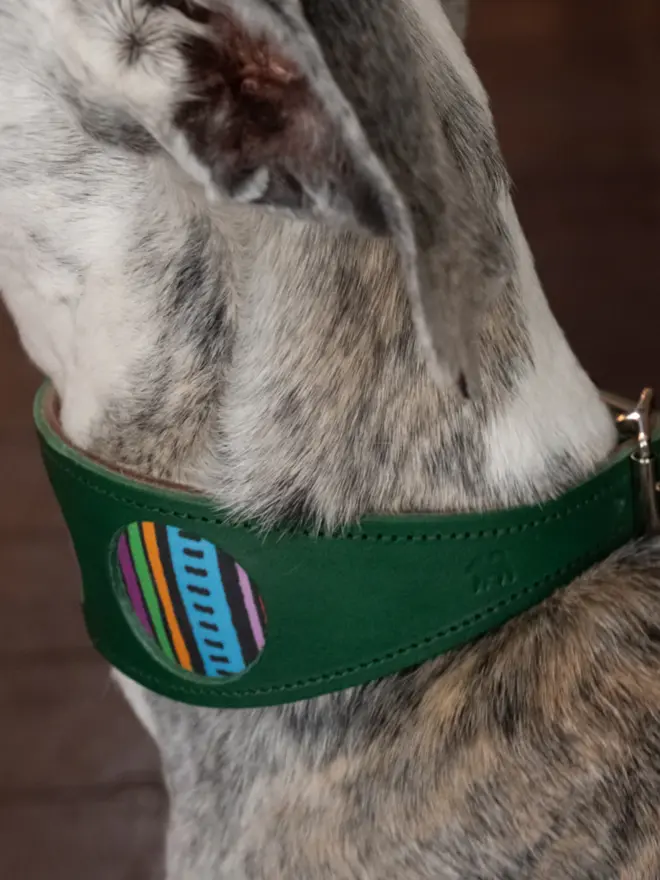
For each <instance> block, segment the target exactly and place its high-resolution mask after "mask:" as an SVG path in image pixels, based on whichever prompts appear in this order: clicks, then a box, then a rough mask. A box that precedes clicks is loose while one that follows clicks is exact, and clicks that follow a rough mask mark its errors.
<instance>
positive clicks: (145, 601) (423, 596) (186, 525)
mask: <svg viewBox="0 0 660 880" xmlns="http://www.w3.org/2000/svg"><path fill="white" fill-rule="evenodd" d="M648 402H649V401H648V398H646V399H645V408H638V410H636V411H634V412H633V415H632V416H631V417H629V418H628V422H629V423H631V424H634V425H636V431H637V434H638V439H637V441H634V440H633V441H629V442H627V443H623V444H622V445H621V446H620V447H619V448H618V449H617V451H616V453H615V454H614V456H613V457H612V458H611V460H610V461H609V462H608V463H607V465H606V466H605V467H604V468H603V469H601V470H599V471H598V472H597V473H595V474H594V475H593V476H591V477H590V478H588V479H587V480H585V481H584V482H583V483H581V484H580V485H578V486H576V487H574V488H572V489H570V490H569V491H567V492H565V493H564V494H563V495H561V496H560V497H559V498H556V499H554V500H553V501H550V502H548V503H545V504H542V505H539V506H536V507H522V508H516V509H509V510H502V511H495V512H488V513H484V514H463V515H452V516H443V515H419V516H418V515H405V516H396V517H394V516H391V517H387V516H382V517H367V518H365V519H362V520H361V521H360V522H359V523H357V524H356V525H355V526H353V527H351V528H349V529H346V530H344V531H340V532H336V533H327V534H326V533H310V532H307V531H301V530H299V529H296V528H294V527H292V528H291V529H288V528H287V527H286V525H283V526H282V527H281V528H279V529H276V530H272V531H270V532H268V534H264V533H263V531H262V530H260V529H259V527H258V526H255V525H253V524H250V523H239V524H236V523H235V522H232V520H231V518H230V517H228V516H226V515H223V514H222V513H221V512H220V511H218V510H217V509H216V507H214V505H213V504H212V503H211V502H210V501H209V500H208V499H206V498H205V497H204V496H202V495H199V494H194V493H191V492H188V491H186V490H185V489H183V488H178V487H173V486H171V485H166V484H160V483H155V482H147V481H144V480H141V479H140V478H139V477H131V476H129V475H127V474H125V473H119V472H118V471H116V470H113V469H112V468H111V467H109V466H107V465H105V464H102V463H100V462H98V461H95V460H94V459H92V458H90V457H88V456H87V455H85V454H84V453H82V452H81V451H79V450H77V449H76V448H74V447H72V446H71V445H70V444H69V443H68V442H67V441H66V440H65V439H64V437H63V435H62V432H61V430H60V428H59V426H58V423H57V417H56V413H55V405H54V403H55V401H54V393H53V390H52V388H51V387H50V386H45V387H44V388H43V389H42V390H41V392H40V393H39V395H38V397H37V400H36V404H35V419H36V424H37V428H38V432H39V437H40V442H41V448H42V453H43V458H44V462H45V465H46V469H47V471H48V474H49V476H50V480H51V483H52V485H53V488H54V490H55V494H56V495H57V498H58V500H59V503H60V505H61V508H62V511H63V513H64V517H65V519H66V522H67V524H68V526H69V529H70V532H71V535H72V538H73V543H74V546H75V549H76V553H77V556H78V561H79V564H80V568H81V571H82V580H83V596H84V602H83V604H84V615H85V620H86V623H87V628H88V632H89V635H90V638H91V640H92V642H93V643H94V645H95V646H96V648H97V649H98V650H99V651H100V653H101V654H103V656H105V657H106V658H107V660H108V661H109V662H110V663H112V664H113V665H114V666H115V667H117V668H118V669H119V670H120V671H122V672H123V673H125V674H126V675H128V676H129V677H130V678H132V679H134V680H135V681H137V682H138V683H140V684H142V685H143V686H145V687H147V688H149V689H151V690H153V691H155V692H157V693H160V694H163V695H165V696H167V697H170V698H173V699H176V700H179V701H181V702H186V703H192V704H196V705H203V706H214V707H226V708H243V707H250V706H265V705H276V704H280V703H286V702H292V701H295V700H301V699H307V698H310V697H315V696H318V695H320V694H323V693H328V692H331V691H336V690H341V689H343V688H347V687H351V686H354V685H359V684H363V683H365V682H368V681H371V680H374V679H377V678H382V677H384V676H387V675H390V674H394V673H397V672H399V671H401V670H403V669H406V668H408V667H410V666H412V665H416V664H419V663H422V662H424V661H426V660H429V659H432V658H434V657H437V656H439V655H441V654H443V653H446V652H448V651H450V650H452V649H454V648H457V647H459V646H461V645H463V644H465V643H467V642H470V641H472V640H474V639H477V638H479V637H482V636H484V635H485V634H487V633H489V632H490V631H492V630H495V629H497V628H499V627H501V626H503V625H505V624H506V622H507V621H508V620H510V619H511V618H513V617H515V616H517V615H519V614H522V613H524V612H525V611H526V610H528V609H529V608H531V607H532V606H534V605H536V604H538V603H540V602H542V601H543V600H544V599H546V598H547V597H548V596H550V594H551V593H553V592H554V591H555V590H557V589H558V588H561V587H563V586H565V585H567V584H568V583H569V582H570V581H571V580H573V579H574V578H575V577H577V576H578V575H579V574H581V573H582V572H584V571H585V570H586V569H588V568H589V567H591V566H592V565H594V564H595V563H597V562H599V561H600V560H602V559H604V558H605V557H607V556H608V555H609V554H610V553H612V552H613V551H614V550H616V549H617V548H619V547H621V546H622V545H623V544H625V543H627V542H628V541H630V540H632V539H633V538H636V537H639V536H641V535H642V534H644V532H645V531H648V530H649V527H653V528H655V525H656V519H655V517H654V512H655V496H654V494H653V497H652V498H650V496H649V495H648V488H649V486H650V491H651V493H654V492H655V454H657V453H658V451H660V431H658V430H657V428H656V425H655V418H654V417H652V414H651V412H650V409H649V407H648ZM649 481H650V482H649ZM645 491H646V494H645Z"/></svg>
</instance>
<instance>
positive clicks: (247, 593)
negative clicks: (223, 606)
mask: <svg viewBox="0 0 660 880" xmlns="http://www.w3.org/2000/svg"><path fill="white" fill-rule="evenodd" d="M236 571H237V572H238V582H239V584H240V585H241V591H242V593H243V602H245V610H246V611H247V613H248V617H249V618H250V626H251V627H252V635H253V636H254V641H255V642H256V644H257V648H259V650H260V651H262V650H263V647H264V645H265V644H266V639H265V638H264V630H263V627H262V625H261V620H260V619H259V612H258V611H257V606H256V605H255V604H254V594H253V593H252V584H251V583H250V578H249V577H248V576H247V574H246V573H245V572H244V571H243V569H242V568H241V567H240V565H239V564H238V562H237V563H236Z"/></svg>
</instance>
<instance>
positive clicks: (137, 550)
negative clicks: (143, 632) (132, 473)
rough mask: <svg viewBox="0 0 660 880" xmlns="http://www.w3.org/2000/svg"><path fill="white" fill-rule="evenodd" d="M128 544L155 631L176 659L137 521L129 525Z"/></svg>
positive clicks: (162, 644)
mask: <svg viewBox="0 0 660 880" xmlns="http://www.w3.org/2000/svg"><path fill="white" fill-rule="evenodd" d="M128 544H129V546H130V548H131V556H132V557H133V564H134V565H135V571H136V573H137V576H138V580H139V581H140V587H141V588H142V595H143V596H144V602H145V605H146V606H147V609H148V611H149V617H150V618H151V623H152V625H153V628H154V632H155V633H156V638H157V639H158V644H159V645H160V647H161V648H162V651H163V653H164V654H165V655H166V656H167V657H168V658H169V659H170V660H174V659H175V658H174V654H173V653H172V647H171V645H170V642H169V639H168V638H167V630H166V629H165V624H164V623H163V618H162V615H161V613H160V604H159V602H158V596H157V595H156V588H155V587H154V583H153V581H152V580H151V570H150V568H149V563H148V562H147V557H146V556H145V555H144V547H143V546H142V538H141V536H140V527H139V526H138V524H137V523H131V525H130V526H129V527H128Z"/></svg>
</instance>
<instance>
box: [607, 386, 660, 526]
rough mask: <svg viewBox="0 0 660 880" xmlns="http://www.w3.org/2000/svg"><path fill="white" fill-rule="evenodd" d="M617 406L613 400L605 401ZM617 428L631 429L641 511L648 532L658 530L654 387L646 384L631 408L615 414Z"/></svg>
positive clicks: (624, 430)
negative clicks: (654, 452) (635, 443)
mask: <svg viewBox="0 0 660 880" xmlns="http://www.w3.org/2000/svg"><path fill="white" fill-rule="evenodd" d="M608 402H609V403H610V405H612V406H613V407H614V408H616V409H619V405H618V403H616V402H615V401H614V400H611V401H608ZM616 423H617V426H618V428H619V431H620V432H622V433H623V432H626V433H630V432H632V433H633V434H634V435H635V436H636V441H637V449H636V450H635V452H633V454H632V456H631V458H632V460H633V462H634V463H635V465H636V467H635V474H636V479H637V484H638V492H639V503H640V512H641V514H642V516H643V520H644V522H645V524H646V531H647V533H648V534H657V533H658V532H660V514H659V513H658V500H657V495H656V493H657V491H658V484H657V481H656V475H655V456H654V455H653V450H652V448H651V440H652V435H653V425H654V412H653V389H652V388H645V389H644V390H643V391H642V395H641V397H640V398H639V401H638V403H637V405H636V406H635V408H634V409H632V410H630V411H628V412H626V411H625V410H624V411H623V412H620V414H619V415H618V416H617V417H616Z"/></svg>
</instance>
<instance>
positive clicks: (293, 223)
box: [0, 0, 660, 880]
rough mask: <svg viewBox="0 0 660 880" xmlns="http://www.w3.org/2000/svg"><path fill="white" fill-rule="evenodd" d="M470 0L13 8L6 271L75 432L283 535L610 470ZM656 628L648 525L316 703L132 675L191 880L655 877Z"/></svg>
mask: <svg viewBox="0 0 660 880" xmlns="http://www.w3.org/2000/svg"><path fill="white" fill-rule="evenodd" d="M466 12H467V10H466V6H465V3H463V2H462V0H452V2H448V0H444V3H441V2H440V0H199V2H197V0H191V2H187V0H2V3H1V4H0V289H1V290H2V292H3V296H4V300H5V303H6V305H7V307H8V309H9V311H10V313H11V315H12V316H13V319H14V321H15V323H16V326H17V328H18V332H19V334H20V338H21V340H22V343H23V345H24V347H25V350H26V352H27V353H28V355H29V356H30V357H31V358H32V359H33V360H34V362H35V363H36V364H37V365H38V366H39V368H40V369H41V370H42V371H43V372H44V373H45V374H46V375H47V376H48V377H50V379H51V380H52V382H53V384H54V386H55V389H56V391H57V394H58V396H59V399H60V402H61V421H62V425H63V429H64V431H65V432H66V435H67V437H68V438H69V439H70V441H71V442H72V443H74V444H76V445H77V446H79V447H80V448H82V449H84V450H86V451H88V452H89V453H90V454H92V455H94V456H96V457H98V458H100V459H103V460H105V461H107V462H109V463H111V464H113V465H115V466H117V467H123V468H129V469H132V470H134V471H136V472H137V473H139V474H141V475H144V476H147V477H152V478H157V479H160V480H167V481H174V482H177V483H180V484H183V485H185V486H188V487H191V488H194V489H197V490H201V491H203V492H204V493H206V494H207V495H208V496H209V497H210V498H211V499H213V500H214V501H217V502H218V504H220V505H221V506H222V507H223V508H224V509H227V510H229V511H231V512H232V514H234V515H235V516H236V518H238V519H242V518H249V519H252V520H254V521H257V522H258V523H260V524H261V525H262V526H263V528H264V529H268V528H270V527H272V526H273V525H275V524H276V523H278V522H280V521H282V520H287V521H294V522H298V523H306V524H311V527H314V528H326V529H334V528H338V527H341V526H342V525H344V524H346V523H350V522H353V521H354V520H355V519H356V518H358V517H360V516H361V515H363V514H365V513H370V512H379V513H386V514H392V513H405V512H411V511H413V512H414V511H417V512H431V511H453V512H461V511H484V510H492V509H499V508H506V507H512V506H516V505H520V504H525V503H535V502H538V501H541V500H543V499H547V498H550V497H552V496H554V495H556V494H558V493H559V492H561V491H563V490H564V489H566V488H567V487H569V486H571V485H573V484H575V483H578V482H580V481H581V480H583V479H584V478H585V477H586V476H587V475H589V474H590V473H592V472H593V470H594V469H595V468H597V467H598V466H599V465H600V464H601V463H602V462H603V461H605V459H606V458H607V457H608V456H609V455H610V453H611V452H612V450H613V448H614V446H615V444H616V434H615V429H614V426H613V423H612V419H611V416H610V414H609V413H608V411H607V409H606V407H605V406H604V404H603V403H602V401H601V399H600V396H599V394H598V392H597V390H596V388H595V387H594V386H593V385H592V383H591V381H590V380H589V379H588V377H587V376H586V375H585V373H584V372H583V370H582V368H581V367H580V366H579V364H578V362H577V361H576V359H575V357H574V356H573V354H572V352H571V351H570V349H569V347H568V345H567V342H566V341H565V339H564V336H563V335H562V332H561V330H560V329H559V327H558V326H557V324H556V322H555V320H554V318H553V316H552V314H551V312H550V310H549V307H548V305H547V303H546V300H545V297H544V295H543V292H542V289H541V286H540V284H539V281H538V278H537V275H536V272H535V269H534V264H533V260H532V257H531V254H530V251H529V248H528V245H527V243H526V240H525V238H524V235H523V233H522V231H521V229H520V226H519V223H518V220H517V217H516V213H515V209H514V207H513V204H512V199H511V192H510V183H509V180H508V177H507V173H506V169H505V166H504V163H503V161H502V158H501V155H500V151H499V147H498V142H497V137H496V134H495V129H494V125H493V121H492V118H491V114H490V111H489V108H488V102H487V98H486V95H485V93H484V90H483V87H482V85H481V83H480V81H479V79H478V77H477V75H476V73H475V71H474V69H473V67H472V66H471V64H470V62H469V60H468V58H467V55H466V52H465V49H464V46H463V43H462V40H461V35H462V32H463V28H464V26H465V22H466ZM309 594H310V596H311V598H312V600H313V595H314V587H313V584H310V590H309ZM659 634H660V543H658V541H657V540H655V539H653V538H647V539H644V540H641V541H639V542H636V543H634V544H631V545H628V546H626V547H624V548H623V549H622V550H620V551H618V552H617V553H616V554H615V555H614V556H613V557H611V558H609V559H608V560H606V561H605V562H604V563H602V564H600V565H599V566H597V567H595V568H593V569H590V570H589V571H588V572H587V573H586V574H584V575H583V576H581V577H580V578H579V579H577V580H576V581H575V582H573V583H572V584H571V585H569V586H568V587H566V588H565V589H562V590H559V591H557V592H556V593H555V594H554V595H552V597H551V598H549V599H548V600H547V601H545V602H543V603H542V604H541V605H539V606H537V607H536V608H534V609H532V610H531V611H529V612H526V613H524V614H521V615H519V616H518V617H516V618H515V619H513V620H511V621H510V622H509V623H507V624H506V625H505V626H503V627H502V628H501V629H500V630H498V631H496V632H494V633H491V634H489V635H487V636H485V637H483V638H481V639H480V640H479V641H477V642H475V643H473V644H470V645H468V646H466V647H464V648H460V649H458V650H455V651H452V652H450V653H448V654H445V655H443V656H442V657H440V658H438V659H436V660H433V661H431V662H427V663H424V664H423V665H421V666H418V667H416V668H411V669H409V670H406V671H405V672H403V673H400V674H399V675H396V676H393V677H390V678H387V679H384V680H379V681H376V682H373V683H371V684H367V685H363V686H360V687H357V688H352V689H350V690H346V691H341V692H339V693H335V694H329V695H326V696H322V697H319V698H315V699H312V700H307V701H302V702H298V703H294V704H292V705H288V706H274V707H270V708H263V709H245V710H236V711H230V710H223V711H218V710H212V709H205V708H196V707H191V706H184V705H181V704H178V703H176V702H172V701H170V700H168V699H166V698H164V697H160V696H157V695H156V694H153V693H151V692H149V691H146V690H144V689H142V688H141V687H139V686H138V685H136V684H134V683H133V682H131V681H129V680H128V679H126V678H124V677H123V676H120V675H119V674H116V677H117V679H118V681H119V682H120V684H121V686H122V687H123V689H124V692H125V694H126V696H127V698H128V699H129V700H130V702H131V704H132V706H133V707H134V709H135V711H136V713H137V715H138V717H139V718H140V719H141V721H142V723H143V724H144V725H145V727H146V728H147V729H148V730H149V732H150V733H151V735H152V736H153V738H154V739H155V741H156V742H157V744H158V747H159V750H160V754H161V757H162V765H163V771H164V776H165V779H166V782H167V787H168V791H169V795H170V818H169V831H168V837H167V854H166V861H167V877H168V878H170V880H184V878H185V880H221V878H222V880H266V878H267V880H294V878H295V880H349V878H350V880H358V878H360V880H459V878H460V880H469V878H474V880H477V878H479V880H505V878H511V880H514V878H515V880H524V878H534V880H543V878H547V880H587V878H598V880H607V878H615V877H616V878H630V880H632V878H634V880H641V878H649V880H650V878H657V877H660V831H659V827H660V824H659V823H660V637H659Z"/></svg>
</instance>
